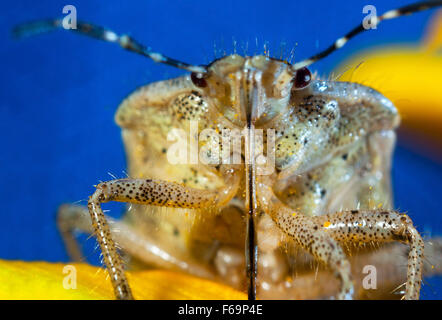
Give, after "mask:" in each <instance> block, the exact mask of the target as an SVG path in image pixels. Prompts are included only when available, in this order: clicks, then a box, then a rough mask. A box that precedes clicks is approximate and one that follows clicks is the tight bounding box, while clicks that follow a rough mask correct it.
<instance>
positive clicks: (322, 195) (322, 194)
mask: <svg viewBox="0 0 442 320" xmlns="http://www.w3.org/2000/svg"><path fill="white" fill-rule="evenodd" d="M326 193H327V190H325V189H322V190H321V198H324V197H325V194H326Z"/></svg>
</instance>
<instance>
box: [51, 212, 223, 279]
mask: <svg viewBox="0 0 442 320" xmlns="http://www.w3.org/2000/svg"><path fill="white" fill-rule="evenodd" d="M105 218H106V220H107V221H108V223H109V227H110V230H111V233H112V238H113V239H114V240H115V242H116V243H117V244H118V247H120V248H121V249H122V250H123V251H124V252H125V253H128V254H129V255H130V256H131V257H135V258H136V259H138V260H140V261H142V262H143V263H146V264H148V265H154V266H156V267H159V268H164V269H170V270H179V271H182V272H186V273H189V274H192V275H194V276H197V277H202V278H208V279H211V278H214V274H213V272H211V271H210V270H208V269H207V268H205V267H203V266H202V265H201V264H199V263H197V262H196V261H193V260H191V259H190V258H187V257H186V258H183V257H177V256H175V255H173V254H171V253H170V252H168V251H167V250H165V249H164V248H161V246H158V245H157V244H156V243H155V241H153V240H151V239H150V238H149V237H148V235H145V234H140V233H139V232H138V231H137V230H134V229H133V228H132V227H131V226H130V225H128V224H126V223H124V222H121V221H117V220H114V219H112V218H110V217H108V216H105ZM57 224H58V227H59V230H60V232H61V235H62V238H63V240H64V243H65V246H66V249H67V251H68V254H69V256H70V257H71V259H72V260H73V261H81V260H82V253H81V250H80V248H79V246H78V242H77V240H76V239H75V237H74V235H73V233H72V232H73V231H74V230H76V231H81V232H84V233H86V234H93V232H94V230H93V228H92V224H91V219H90V215H89V212H88V210H87V208H85V207H83V206H78V205H71V204H64V205H62V206H60V208H59V209H58V215H57Z"/></svg>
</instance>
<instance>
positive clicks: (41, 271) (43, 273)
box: [0, 260, 247, 300]
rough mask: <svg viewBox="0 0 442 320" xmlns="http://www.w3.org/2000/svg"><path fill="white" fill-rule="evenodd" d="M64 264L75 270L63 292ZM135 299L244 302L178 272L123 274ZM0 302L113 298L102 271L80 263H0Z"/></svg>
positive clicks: (225, 289) (231, 291)
mask: <svg viewBox="0 0 442 320" xmlns="http://www.w3.org/2000/svg"><path fill="white" fill-rule="evenodd" d="M66 265H72V266H74V267H75V269H76V279H77V288H76V289H65V288H64V287H63V279H65V277H66V276H68V275H70V273H63V268H64V267H65V266H66ZM127 276H128V279H129V283H130V285H131V288H132V292H133V295H134V297H135V299H146V300H149V299H158V300H161V299H165V300H166V299H167V300H184V299H186V300H187V299H189V300H195V299H219V300H225V299H231V300H242V299H247V296H246V294H245V293H242V292H239V291H236V290H234V289H232V288H230V287H228V286H225V285H222V284H219V283H215V282H212V281H209V280H204V279H199V278H196V277H193V276H189V275H185V274H182V273H178V272H171V271H163V270H149V271H136V272H127ZM0 299H60V300H63V299H69V300H70V299H72V300H74V299H85V300H89V299H114V294H113V289H112V286H111V283H110V280H109V278H108V277H107V273H106V272H105V270H104V269H103V268H98V267H94V266H90V265H87V264H84V263H74V264H65V263H47V262H24V261H5V260H0Z"/></svg>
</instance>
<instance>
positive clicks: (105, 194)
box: [88, 168, 239, 299]
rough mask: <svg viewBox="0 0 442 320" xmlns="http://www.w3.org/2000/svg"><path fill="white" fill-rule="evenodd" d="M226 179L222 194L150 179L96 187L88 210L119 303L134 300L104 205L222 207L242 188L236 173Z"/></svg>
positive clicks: (232, 171)
mask: <svg viewBox="0 0 442 320" xmlns="http://www.w3.org/2000/svg"><path fill="white" fill-rule="evenodd" d="M224 176H225V179H226V185H227V187H226V188H223V191H222V192H221V191H219V190H215V191H209V190H199V189H193V188H189V187H185V186H183V185H181V184H178V183H174V182H168V181H162V180H151V179H118V180H112V181H108V182H103V183H100V184H99V185H98V186H97V189H96V191H95V193H94V194H93V195H92V196H91V197H90V198H89V202H88V208H89V213H90V215H91V220H92V226H93V228H94V233H95V235H96V237H97V240H98V243H99V244H100V247H101V251H102V254H103V258H104V262H105V265H106V268H107V270H108V273H109V275H110V278H111V281H112V285H113V287H114V291H115V295H116V297H117V298H118V299H132V298H133V297H132V293H131V290H130V287H129V284H128V282H127V279H126V276H125V274H124V268H123V262H122V260H121V258H120V256H119V254H118V252H117V250H116V246H115V243H114V241H113V239H112V235H111V231H110V228H109V225H108V222H107V220H106V217H105V216H104V213H103V210H102V209H101V203H103V202H109V201H119V202H128V203H137V204H146V205H153V206H163V207H175V208H192V209H199V208H207V207H217V206H222V205H224V204H225V203H226V202H228V201H229V200H230V199H231V198H232V197H233V195H234V193H235V192H236V190H237V188H238V184H239V179H238V175H237V174H236V171H235V170H234V169H232V168H230V169H227V170H224Z"/></svg>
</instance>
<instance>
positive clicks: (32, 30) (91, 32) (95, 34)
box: [13, 19, 207, 73]
mask: <svg viewBox="0 0 442 320" xmlns="http://www.w3.org/2000/svg"><path fill="white" fill-rule="evenodd" d="M62 21H63V20H62V19H47V20H39V21H34V22H29V23H24V24H21V25H18V26H16V27H15V28H14V30H13V35H14V36H15V37H17V38H23V37H28V36H34V35H37V34H41V33H45V32H50V31H54V30H56V29H61V28H63V25H62ZM69 30H70V31H74V32H78V33H80V34H82V35H85V36H88V37H92V38H95V39H99V40H103V41H106V42H114V43H118V44H119V45H120V46H121V47H122V48H124V49H126V50H128V51H132V52H135V53H138V54H140V55H142V56H145V57H148V58H150V59H152V60H153V61H155V62H159V63H164V64H167V65H170V66H173V67H176V68H180V69H184V70H187V71H190V72H196V73H206V72H207V69H206V68H205V67H203V66H195V65H191V64H188V63H185V62H181V61H178V60H175V59H173V58H169V57H166V56H164V55H163V54H161V53H158V52H154V51H151V50H150V49H149V48H146V47H145V46H143V45H142V44H140V43H139V42H137V41H136V40H135V39H132V38H131V37H129V36H128V35H118V34H116V33H115V32H113V31H111V30H108V29H105V28H103V27H100V26H96V25H93V24H90V23H86V22H80V21H78V22H77V28H76V29H69Z"/></svg>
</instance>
